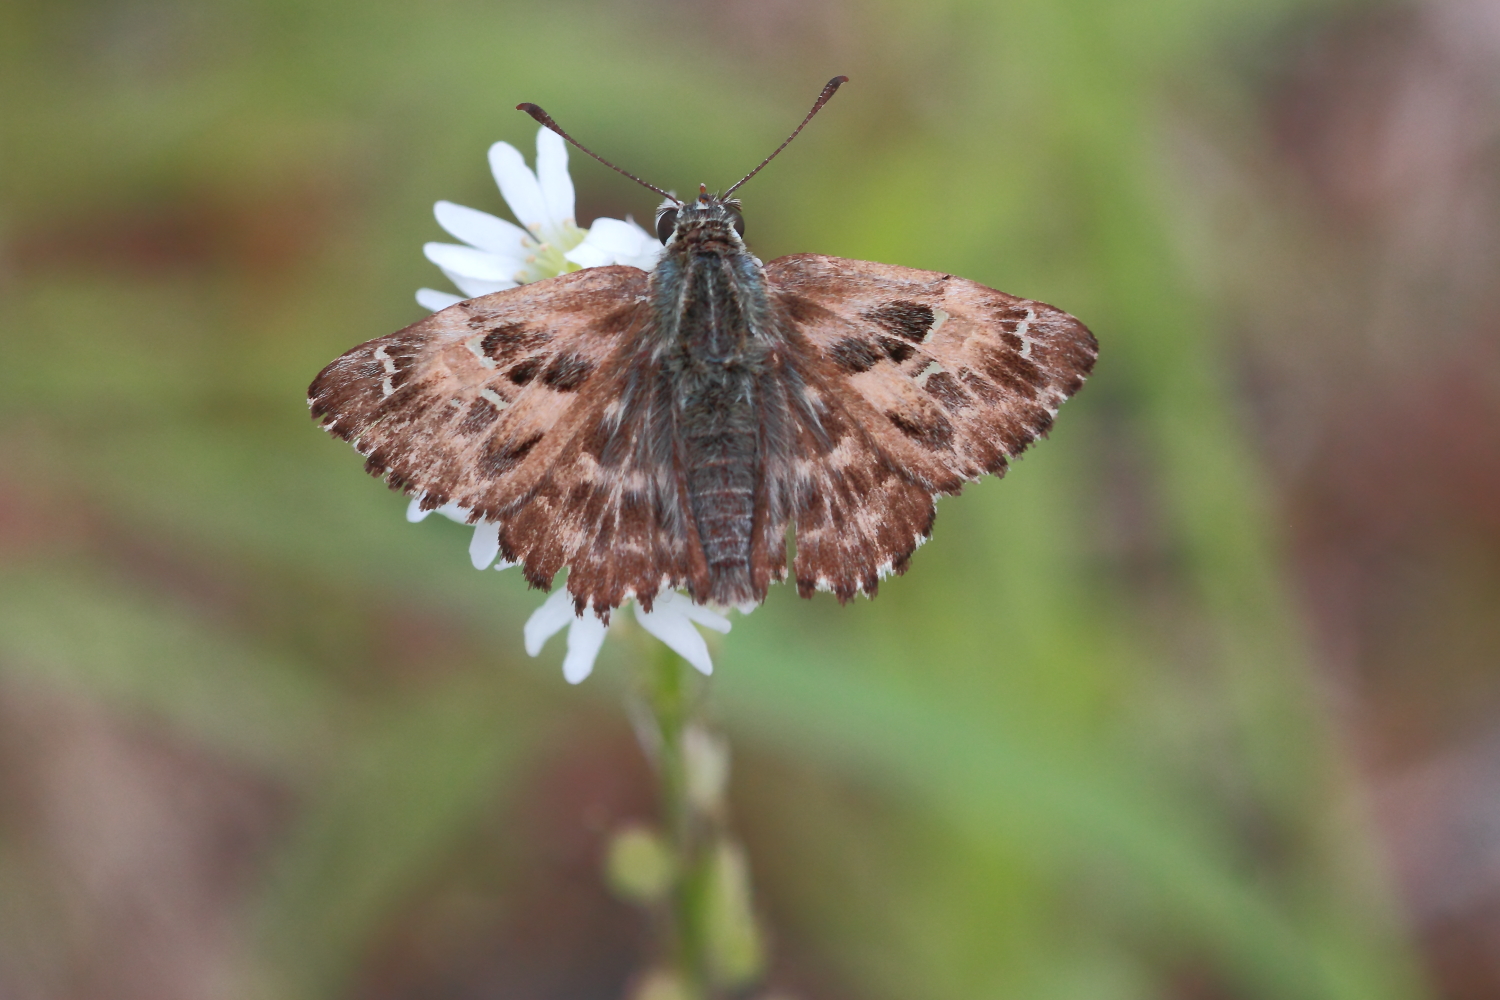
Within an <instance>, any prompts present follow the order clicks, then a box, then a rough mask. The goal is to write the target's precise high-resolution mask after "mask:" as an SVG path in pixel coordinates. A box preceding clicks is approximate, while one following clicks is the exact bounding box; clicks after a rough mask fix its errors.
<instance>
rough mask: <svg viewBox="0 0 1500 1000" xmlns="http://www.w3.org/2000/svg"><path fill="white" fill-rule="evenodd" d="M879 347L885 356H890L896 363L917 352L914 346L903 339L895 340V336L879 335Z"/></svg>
mask: <svg viewBox="0 0 1500 1000" xmlns="http://www.w3.org/2000/svg"><path fill="white" fill-rule="evenodd" d="M880 349H881V350H882V351H884V352H885V356H886V357H888V358H890V359H891V360H892V361H894V362H896V364H898V365H899V364H900V363H901V362H903V361H905V360H906V359H907V358H909V357H911V356H912V355H913V354H915V353H917V349H916V348H915V347H913V346H912V345H910V344H908V343H907V342H906V341H904V340H897V339H896V338H895V337H881V338H880Z"/></svg>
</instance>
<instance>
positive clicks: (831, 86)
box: [720, 76, 849, 198]
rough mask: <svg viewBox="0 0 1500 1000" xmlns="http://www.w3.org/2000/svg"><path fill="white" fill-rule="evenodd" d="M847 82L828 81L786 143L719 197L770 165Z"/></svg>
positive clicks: (727, 195)
mask: <svg viewBox="0 0 1500 1000" xmlns="http://www.w3.org/2000/svg"><path fill="white" fill-rule="evenodd" d="M848 82H849V78H848V77H847V76H836V77H834V78H833V79H832V80H829V81H828V86H826V87H824V88H823V92H822V93H821V94H819V95H818V99H817V101H815V102H814V103H813V106H812V110H811V111H809V112H808V113H807V117H806V118H804V119H802V124H801V125H798V126H797V127H796V128H794V129H792V134H791V135H789V136H787V137H786V142H783V143H782V144H781V145H779V146H777V147H776V151H775V152H773V153H772V154H771V155H770V156H768V157H766V158H765V159H764V160H761V161H760V167H756V168H755V169H754V170H752V171H750V172H749V173H748V174H746V175H745V176H743V177H741V178H740V179H739V180H737V181H735V182H734V183H733V184H731V185H730V186H729V190H728V191H725V192H724V193H723V195H721V196H720V197H723V198H728V197H729V196H730V195H731V194H732V193H733V192H734V190H735V188H738V187H739V186H740V185H741V184H743V183H745V182H746V181H748V180H749V179H750V178H752V177H754V176H755V175H756V174H758V173H760V168H761V167H764V166H765V165H766V164H767V163H770V162H771V161H772V160H774V159H776V153H779V152H781V151H782V150H783V149H786V147H787V146H788V145H789V144H790V143H791V141H792V140H793V139H795V138H797V133H798V132H801V131H802V130H803V129H804V128H806V127H807V123H808V122H810V121H812V116H813V115H815V114H817V113H818V112H819V111H820V110H822V108H823V105H825V104H827V103H828V99H829V98H830V97H832V96H833V94H834V91H836V90H838V89H839V86H840V85H842V84H845V83H848Z"/></svg>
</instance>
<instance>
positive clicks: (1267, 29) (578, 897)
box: [0, 0, 1500, 1000]
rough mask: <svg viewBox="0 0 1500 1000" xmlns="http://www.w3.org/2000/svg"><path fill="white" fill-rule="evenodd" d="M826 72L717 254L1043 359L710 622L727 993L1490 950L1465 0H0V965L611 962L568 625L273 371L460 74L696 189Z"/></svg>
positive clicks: (1297, 995) (1391, 975)
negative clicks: (900, 518) (818, 577)
mask: <svg viewBox="0 0 1500 1000" xmlns="http://www.w3.org/2000/svg"><path fill="white" fill-rule="evenodd" d="M835 73H846V74H848V75H849V76H850V77H851V80H852V82H851V83H850V84H849V85H848V86H847V87H845V88H844V90H843V91H841V92H840V94H839V96H838V97H837V98H836V99H835V100H834V101H833V102H832V104H831V105H830V106H829V107H828V109H827V110H826V111H825V112H824V113H823V114H822V115H821V116H820V118H819V119H818V121H817V122H816V123H815V124H814V125H813V126H812V127H810V128H809V129H808V131H807V132H805V133H804V134H803V136H802V138H800V139H799V140H798V142H797V143H796V144H795V145H794V146H792V147H791V148H790V149H789V150H788V151H787V152H786V153H785V154H784V155H783V156H782V157H781V158H780V159H779V160H778V161H777V162H776V163H775V164H774V165H773V166H772V167H770V168H768V169H767V170H766V172H765V173H763V174H762V175H760V176H758V177H757V178H756V179H755V180H754V181H753V182H752V183H751V184H750V185H748V186H747V187H746V188H745V190H744V191H743V196H744V198H745V214H746V217H747V221H748V224H749V233H748V235H749V238H750V242H751V244H752V248H753V249H754V250H755V251H756V252H757V254H758V255H759V256H760V257H762V258H763V259H767V260H769V259H771V258H772V257H776V256H779V255H781V254H784V253H795V252H805V251H815V252H821V253H829V254H837V255H843V256H848V257H854V258H862V259H870V260H879V261H885V262H888V263H894V264H903V265H909V266H913V267H921V268H931V269H937V270H943V271H947V272H952V273H957V274H961V275H964V276H966V277H970V278H973V279H976V280H979V281H981V282H984V283H986V284H990V285H993V286H996V287H999V288H1002V289H1005V290H1007V291H1010V292H1013V293H1017V294H1021V295H1025V296H1028V297H1033V298H1038V299H1042V300H1044V301H1048V302H1053V303H1056V304H1058V305H1060V306H1061V307H1063V308H1065V309H1067V310H1068V311H1070V312H1072V313H1074V314H1076V315H1077V316H1079V317H1081V318H1082V319H1083V320H1084V321H1085V322H1087V323H1088V324H1089V325H1090V326H1091V327H1092V328H1093V330H1094V331H1095V333H1096V334H1097V335H1098V338H1099V341H1100V343H1101V357H1100V362H1099V366H1098V368H1097V369H1096V373H1095V376H1094V378H1093V379H1092V380H1091V381H1090V382H1089V384H1088V386H1087V387H1086V388H1085V390H1084V391H1083V392H1082V394H1081V395H1080V396H1079V397H1078V398H1077V399H1076V400H1074V401H1073V402H1071V403H1069V404H1068V405H1067V406H1066V407H1065V408H1064V410H1063V411H1062V413H1061V415H1060V417H1059V420H1058V425H1057V428H1056V430H1055V432H1054V433H1053V435H1052V438H1051V440H1049V441H1047V442H1044V443H1042V444H1041V445H1040V446H1039V447H1038V448H1037V449H1036V450H1035V451H1034V452H1033V453H1031V454H1029V455H1028V456H1027V457H1026V458H1025V459H1024V460H1023V461H1021V462H1019V463H1018V464H1017V465H1016V466H1015V468H1014V469H1013V470H1012V472H1011V473H1010V475H1009V476H1008V477H1007V478H1006V479H1005V480H1004V481H1003V482H995V481H986V482H984V483H982V484H980V485H977V486H975V487H972V488H971V489H969V490H968V491H966V492H965V494H964V495H963V496H962V497H960V498H950V499H945V500H943V501H942V503H941V504H940V505H939V515H940V516H939V518H938V522H937V529H936V534H935V537H934V539H933V540H932V541H931V542H930V543H929V544H927V545H926V546H924V547H923V548H922V549H921V551H920V552H919V553H918V554H917V556H916V557H915V558H914V560H913V564H912V569H911V571H910V572H909V573H908V574H907V575H906V576H904V577H902V578H900V579H896V580H892V581H888V582H887V583H886V584H885V585H884V586H882V588H881V593H880V596H879V598H878V599H877V600H876V601H874V602H867V601H863V600H861V601H859V602H856V603H855V604H853V605H851V606H849V607H845V608H840V607H839V606H838V605H837V604H836V602H835V601H834V600H833V599H832V598H831V597H829V596H828V595H819V596H818V597H817V599H815V600H812V601H807V602H803V601H798V600H797V599H796V597H795V594H794V592H792V591H791V590H789V589H786V588H781V589H778V590H776V591H774V592H773V594H772V596H771V598H770V600H769V601H768V602H767V604H766V606H765V607H764V608H763V609H762V610H760V611H758V612H756V613H755V614H754V615H752V616H750V617H748V618H744V619H740V618H736V622H735V627H734V631H733V632H732V633H731V634H730V635H729V636H728V637H727V638H726V639H725V640H724V641H723V642H722V643H720V644H718V645H717V647H716V664H717V667H718V673H717V676H716V677H715V678H714V681H713V712H714V715H715V717H716V719H717V720H718V722H719V723H720V724H721V725H722V726H723V727H724V728H725V729H726V730H727V731H728V732H729V733H730V735H731V737H732V739H733V741H734V746H735V753H736V757H735V775H734V785H733V796H734V811H735V816H736V822H737V824H738V826H739V829H740V830H741V832H742V834H743V836H744V838H745V840H746V843H747V846H748V850H749V855H750V858H751V862H752V865H753V866H754V877H755V880H756V892H757V905H758V908H759V910H760V912H761V913H762V914H763V916H764V919H765V922H766V924H767V926H768V928H769V930H770V935H771V948H772V951H773V961H772V968H771V972H770V975H769V977H768V979H767V982H766V984H765V990H767V991H769V992H766V993H764V994H757V995H758V996H759V995H765V996H770V995H773V994H774V995H777V996H780V997H784V998H806V1000H815V998H830V1000H832V998H853V997H861V998H892V1000H894V998H913V997H921V998H955V1000H957V998H977V997H1007V998H1010V997H1025V998H1036V1000H1050V998H1058V1000H1064V998H1078V1000H1085V998H1086V1000H1116V998H1118V1000H1133V998H1154V997H1167V998H1182V1000H1211V998H1278V1000H1281V998H1289V1000H1302V998H1307V1000H1314V998H1329V1000H1332V998H1347V1000H1386V998H1389V1000H1397V998H1418V997H1454V998H1460V997H1461V998H1482V997H1500V959H1497V958H1496V956H1497V955H1500V805H1497V803H1500V735H1497V734H1500V681H1497V672H1496V670H1495V667H1496V666H1497V662H1500V615H1497V613H1496V612H1497V608H1500V448H1497V447H1496V442H1497V441H1500V376H1497V374H1496V373H1497V372H1500V364H1497V363H1496V362H1497V361H1500V357H1497V355H1500V351H1497V347H1496V344H1497V340H1500V338H1497V337H1496V331H1497V327H1500V295H1497V293H1496V291H1495V289H1494V287H1492V286H1495V285H1497V284H1500V283H1497V282H1496V281H1495V275H1496V274H1497V273H1500V269H1497V264H1500V224H1497V218H1500V214H1497V212H1496V206H1497V204H1500V199H1497V197H1496V193H1497V190H1500V185H1497V183H1496V180H1497V176H1500V171H1497V163H1500V160H1497V157H1496V155H1495V150H1496V149H1500V131H1497V127H1496V122H1497V121H1500V116H1497V114H1496V111H1497V109H1500V84H1497V79H1500V6H1497V4H1496V3H1495V2H1494V0H1421V2H1417V0H1410V2H1405V3H1396V2H1392V3H1386V4H1381V5H1375V4H1358V3H1347V2H1346V3H1313V2H1302V3H1292V2H1289V0H1213V2H1210V0H1133V2H1120V0H1115V2H1109V0H1004V2H1001V0H967V2H966V0H929V2H927V3H924V4H921V5H905V4H898V3H893V2H884V3H881V2H875V0H869V2H865V0H797V2H792V0H762V2H753V0H713V2H687V0H610V2H604V3H598V4H586V3H583V2H581V0H555V2H553V3H550V4H547V5H535V4H519V3H505V2H478V0H441V2H435V3H431V4H421V5H417V4H412V5H401V4H394V3H390V2H387V0H374V2H366V3H352V2H347V0H316V2H310V3H308V2H299V3H291V2H286V0H199V2H186V0H101V2H81V0H62V2H51V3H42V2H40V0H11V2H9V3H7V4H6V5H4V6H3V7H0V81H3V82H0V87H3V91H0V170H3V175H0V331H3V332H0V336H3V344H4V352H3V362H0V413H3V425H0V448H3V451H0V454H3V456H4V462H3V465H0V563H3V568H0V996H4V997H6V998H10V997H16V998H24V1000H32V998H35V1000H52V998H99V1000H106V998H107V1000H117V998H143V1000H144V998H150V1000H176V998H183V1000H188V998H206V997H213V998H220V997H222V998H236V1000H237V998H261V997H273V996H274V997H288V998H309V1000H310V998H322V997H328V998H333V997H358V998H390V1000H397V998H445V1000H446V998H455V1000H457V998H476V1000H477V998H511V997H515V998H522V997H525V998H594V997H599V998H614V997H620V996H622V995H623V994H624V992H625V990H626V989H627V983H628V981H629V979H630V977H631V976H632V975H633V974H634V973H635V972H636V971H637V970H638V968H639V966H640V963H641V962H642V961H643V958H644V952H643V949H644V948H645V946H646V943H647V940H648V939H647V936H646V934H645V930H644V928H643V926H642V925H641V924H640V922H639V921H638V919H637V915H636V914H635V913H634V912H633V911H631V910H630V909H629V908H628V907H627V906H626V905H625V904H623V903H620V902H617V901H615V900H613V899H612V898H611V897H610V896H609V895H608V893H607V892H606V890H605V889H604V887H603V882H602V879H601V876H600V862H601V858H602V852H603V845H604V844H605V842H606V839H607V837H608V834H609V833H610V831H611V830H613V829H615V828H616V827H617V826H618V825H619V824H621V823H622V822H625V821H628V820H630V819H635V818H645V817H649V816H650V815H651V810H652V804H651V793H650V784H649V781H648V778H647V773H646V769H645V765H644V763H643V762H642V761H641V760H640V758H639V753H638V751H637V750H636V748H635V747H634V744H633V739H632V735H631V732H630V728H629V725H628V723H627V721H626V719H625V718H624V714H623V712H622V711H621V709H620V708H619V703H618V695H619V693H620V691H621V689H622V688H623V686H624V684H623V680H622V674H623V670H624V667H625V663H626V659H627V657H629V656H630V655H632V649H633V645H632V642H633V641H632V640H631V638H630V636H629V635H627V634H624V633H627V632H628V631H629V630H628V628H622V629H620V630H618V631H619V632H620V633H622V634H621V635H612V637H611V639H610V641H609V642H608V643H607V645H606V648H605V652H604V655H603V657H602V659H601V663H600V668H599V670H598V672H597V673H596V674H595V676H594V677H593V678H592V679H590V680H589V681H588V682H587V683H586V684H584V685H583V686H582V687H581V688H578V689H571V688H568V687H567V686H566V685H565V684H564V683H563V681H562V678H561V676H560V674H559V671H558V669H557V665H558V662H559V660H560V658H561V645H562V644H561V641H560V640H554V642H553V644H552V645H551V646H549V647H548V649H547V650H546V651H545V652H544V653H543V655H542V656H541V657H540V658H539V659H537V660H531V659H528V658H527V657H526V656H525V654H524V651H523V649H522V644H521V636H520V626H521V624H522V623H523V622H524V621H525V619H526V617H527V615H528V614H529V613H530V612H531V610H532V609H533V608H534V607H535V606H536V605H537V604H538V603H539V601H540V595H538V594H536V593H534V592H527V591H526V590H525V588H524V583H523V582H522V581H521V580H520V578H519V576H518V574H515V573H507V574H495V573H476V572H475V571H474V570H473V569H471V568H470V567H469V565H468V561H467V559H466V558H465V545H466V541H467V538H468V532H467V531H466V530H465V529H464V528H462V527H460V526H458V525H454V524H450V523H447V522H441V520H440V519H436V518H435V519H431V520H429V521H427V522H424V523H422V524H419V525H415V526H414V525H409V524H407V523H406V522H405V521H404V520H403V518H402V512H403V509H404V506H405V501H404V500H403V499H402V498H400V497H398V496H395V495H393V494H391V493H388V492H387V491H385V490H384V489H382V488H381V487H380V486H379V485H378V484H377V483H376V482H375V481H373V480H371V479H370V478H369V477H367V476H366V475H365V474H364V472H363V471H362V468H361V462H360V460H359V459H358V458H357V456H355V455H354V454H353V453H352V452H351V451H350V449H349V448H348V446H347V445H345V444H343V443H342V442H339V441H335V440H332V439H330V438H329V437H328V436H327V435H325V434H323V433H321V432H319V431H318V430H317V429H316V428H315V427H314V426H313V425H312V423H311V421H310V420H309V419H308V417H307V413H306V407H305V402H304V394H305V388H306V385H307V383H308V382H309V381H310V379H311V378H312V376H313V375H314V374H316V373H317V371H318V370H319V369H320V368H321V367H322V366H323V365H324V364H326V363H327V362H328V361H329V360H331V359H332V358H333V357H335V356H336V355H338V354H339V353H341V352H343V351H344V350H346V349H348V348H349V347H351V346H353V345H354V344H356V343H358V342H361V341H364V340H367V339H370V338H371V337H374V336H378V335H381V334H384V333H387V332H389V331H391V330H394V329H397V328H399V327H401V326H404V325H405V324H407V323H409V322H412V321H414V320H415V319H417V318H419V317H420V316H421V315H423V312H422V310H421V309H420V308H419V307H418V306H417V305H416V304H415V303H414V302H413V300H412V293H413V291H414V290H415V289H416V288H417V287H419V286H421V285H431V286H434V287H446V285H445V284H444V283H443V282H442V281H441V279H440V278H439V276H438V275H437V273H436V270H435V268H433V267H432V266H431V265H429V264H428V263H427V262H426V261H425V260H424V259H423V258H422V256H421V252H420V247H421V244H422V243H423V242H424V241H426V240H432V239H444V238H445V237H444V236H443V234H442V233H441V231H440V230H439V229H438V228H437V226H436V224H435V223H434V222H433V221H432V216H431V205H432V202H434V201H435V200H437V199H440V198H444V199H449V200H453V201H457V202H459V203H462V204H466V205H472V206H475V207H479V208H482V209H485V210H487V211H491V212H496V213H501V214H504V208H503V205H502V202H501V200H500V198H499V194H498V192H497V191H496V190H495V188H494V185H493V182H492V180H491V179H490V177H489V173H488V170H487V168H486V164H485V160H484V152H485V149H486V148H487V147H488V145H489V143H491V142H492V141H494V140H497V139H506V140H508V141H510V142H512V143H513V144H515V145H516V146H517V147H518V148H520V149H521V150H522V151H523V152H525V153H526V155H527V157H528V159H530V158H531V156H532V151H533V148H534V135H535V125H534V124H533V123H532V122H531V121H530V120H529V119H528V118H526V117H525V116H524V115H522V114H520V113H518V112H515V111H513V110H511V109H512V108H513V107H514V106H515V104H516V103H518V102H520V101H535V102H538V103H540V104H542V105H543V106H545V107H546V108H547V109H548V110H549V111H551V112H552V113H553V114H554V115H555V116H556V117H557V118H558V120H559V121H560V122H561V123H562V124H563V126H564V127H565V128H567V129H568V130H569V131H570V132H572V133H573V134H574V135H576V136H578V137H580V138H581V139H582V140H583V141H584V142H586V143H588V144H589V145H591V146H592V147H593V148H595V149H597V150H599V151H600V152H601V153H603V154H604V155H606V156H609V157H611V158H613V159H615V160H616V161H617V162H619V163H620V164H621V165H623V166H624V167H626V168H627V169H629V170H632V171H634V172H637V173H639V174H641V175H642V176H644V177H646V178H648V179H650V180H652V181H653V182H655V183H658V184H661V185H663V186H668V187H674V188H676V189H678V190H685V189H690V188H691V187H692V186H693V185H695V184H696V183H698V182H699V181H705V182H707V183H708V184H709V186H710V187H711V188H712V187H723V186H724V185H726V184H727V183H729V182H730V181H732V180H733V179H735V178H737V177H739V176H740V175H741V174H743V173H744V172H745V170H747V169H748V168H749V167H750V166H752V165H753V164H754V163H756V162H758V160H759V159H760V158H761V157H762V156H764V155H765V153H766V152H768V151H769V150H770V149H771V148H773V147H774V145H775V144H776V143H777V142H779V141H780V139H781V138H782V137H783V136H784V135H785V133H786V132H787V131H788V130H789V129H790V127H791V126H792V125H793V124H795V123H796V121H798V120H799V119H800V117H801V115H802V114H803V113H804V111H805V109H806V107H807V105H808V103H809V102H810V101H811V99H812V98H813V96H814V95H815V94H816V93H817V90H818V88H819V87H821V86H822V84H823V83H824V82H825V81H826V80H827V79H828V78H829V77H830V76H832V75H834V74H835ZM573 177H574V181H575V184H576V185H577V188H578V192H579V216H580V221H582V222H583V223H584V224H587V222H588V221H589V220H591V219H593V218H594V217H595V216H599V215H610V216H614V217H623V216H625V215H626V214H633V215H634V216H635V217H636V218H638V219H644V218H647V217H649V215H650V212H651V210H652V209H653V208H654V199H653V197H652V196H650V195H649V194H648V193H646V192H643V191H641V190H640V189H638V188H636V187H634V186H633V185H631V184H629V182H627V181H625V180H623V179H622V178H620V177H618V176H616V175H614V174H612V173H610V172H609V171H607V170H605V169H604V168H603V167H601V166H599V165H598V164H594V163H592V162H590V161H587V160H585V159H584V158H582V157H581V156H577V155H575V156H574V158H573Z"/></svg>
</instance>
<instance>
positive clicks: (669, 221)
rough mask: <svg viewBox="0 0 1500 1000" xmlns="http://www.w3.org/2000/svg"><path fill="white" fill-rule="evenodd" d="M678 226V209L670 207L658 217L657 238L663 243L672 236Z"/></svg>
mask: <svg viewBox="0 0 1500 1000" xmlns="http://www.w3.org/2000/svg"><path fill="white" fill-rule="evenodd" d="M676 228H677V209H675V208H669V209H667V210H666V211H665V212H663V213H661V214H660V215H658V216H657V217H656V238H657V239H659V240H661V241H662V242H663V243H665V242H667V240H669V239H671V238H672V230H674V229H676Z"/></svg>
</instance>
